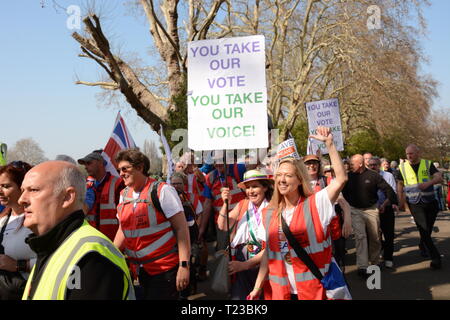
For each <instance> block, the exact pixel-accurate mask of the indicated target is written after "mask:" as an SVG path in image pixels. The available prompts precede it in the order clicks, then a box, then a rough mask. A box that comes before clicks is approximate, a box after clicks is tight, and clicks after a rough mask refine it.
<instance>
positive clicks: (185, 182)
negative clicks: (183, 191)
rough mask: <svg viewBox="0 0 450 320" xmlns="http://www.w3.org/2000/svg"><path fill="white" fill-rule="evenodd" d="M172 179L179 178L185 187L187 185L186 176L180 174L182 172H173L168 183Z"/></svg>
mask: <svg viewBox="0 0 450 320" xmlns="http://www.w3.org/2000/svg"><path fill="white" fill-rule="evenodd" d="M173 178H179V179H181V180H183V183H184V184H185V185H187V184H188V178H187V175H185V174H184V173H182V172H174V173H172V176H171V177H170V182H172V179H173Z"/></svg>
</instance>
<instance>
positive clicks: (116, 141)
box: [102, 111, 136, 176]
mask: <svg viewBox="0 0 450 320" xmlns="http://www.w3.org/2000/svg"><path fill="white" fill-rule="evenodd" d="M129 148H136V143H134V140H133V137H131V134H130V132H129V131H128V128H127V126H126V125H125V120H124V119H123V118H122V116H121V114H120V111H119V112H118V113H117V118H116V122H115V123H114V128H113V131H112V133H111V137H110V138H109V140H108V143H107V144H106V146H105V148H103V152H102V156H103V158H104V159H105V160H106V162H107V164H106V171H109V172H110V173H111V174H112V175H114V176H118V175H119V174H118V173H117V169H116V168H117V163H116V162H115V161H114V157H115V156H116V153H117V152H119V151H120V150H123V149H129Z"/></svg>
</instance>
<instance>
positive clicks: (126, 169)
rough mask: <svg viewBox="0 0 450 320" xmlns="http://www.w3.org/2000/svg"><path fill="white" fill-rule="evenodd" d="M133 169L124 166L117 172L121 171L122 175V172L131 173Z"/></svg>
mask: <svg viewBox="0 0 450 320" xmlns="http://www.w3.org/2000/svg"><path fill="white" fill-rule="evenodd" d="M131 168H133V166H123V167H121V168H117V171H119V173H121V172H123V173H125V172H128V171H130V169H131Z"/></svg>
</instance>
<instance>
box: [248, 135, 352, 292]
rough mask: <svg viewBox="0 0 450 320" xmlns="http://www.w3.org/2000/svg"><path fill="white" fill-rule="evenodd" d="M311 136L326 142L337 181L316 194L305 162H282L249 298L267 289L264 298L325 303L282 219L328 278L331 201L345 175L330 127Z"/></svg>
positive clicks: (297, 160)
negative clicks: (257, 271) (264, 244)
mask: <svg viewBox="0 0 450 320" xmlns="http://www.w3.org/2000/svg"><path fill="white" fill-rule="evenodd" d="M311 138H313V139H316V140H318V141H321V142H323V143H325V146H326V147H327V149H328V152H329V155H330V159H331V163H332V165H333V167H334V168H335V173H336V178H335V179H333V180H332V181H331V182H330V184H329V185H328V186H327V187H326V188H324V189H323V190H321V191H319V192H317V193H313V190H312V189H311V185H310V182H309V175H308V172H307V170H306V168H305V165H304V164H303V161H301V160H300V159H295V158H292V157H288V158H285V159H282V160H281V161H280V163H279V166H278V168H277V170H276V173H275V191H274V195H273V197H272V200H271V202H270V204H269V207H268V209H266V210H265V216H264V224H265V230H266V233H267V236H266V239H267V241H266V248H265V254H264V255H263V258H262V261H261V265H260V270H259V273H258V278H257V280H256V283H255V288H254V289H253V291H252V292H251V293H250V296H249V298H250V299H257V298H259V296H260V295H261V291H262V288H263V286H264V296H265V298H266V299H271V300H322V299H326V290H325V289H324V287H323V285H322V283H321V282H320V281H319V280H318V279H317V278H316V277H315V276H314V274H313V273H312V272H311V271H310V270H309V269H308V267H307V266H306V264H305V263H303V262H302V261H301V260H300V259H299V258H298V257H297V255H296V253H295V251H294V249H293V248H292V246H291V245H290V244H289V242H288V241H287V238H286V236H285V234H284V232H283V229H282V228H281V225H282V223H281V220H282V219H284V220H285V221H286V224H287V225H288V227H289V229H290V231H291V233H292V234H293V235H294V238H295V239H296V241H297V242H298V243H299V244H300V246H301V247H303V249H305V251H306V252H307V253H308V254H309V256H310V257H311V259H312V260H313V261H314V263H315V264H316V265H317V267H318V268H319V269H320V271H321V272H322V274H324V275H325V274H326V273H327V272H328V268H329V265H330V263H331V257H332V252H331V236H330V231H329V224H330V221H331V220H332V218H333V217H334V215H335V212H334V210H333V203H334V202H335V201H336V199H337V198H338V196H339V193H340V192H341V190H342V188H343V187H344V185H345V182H346V181H347V175H346V173H345V170H344V166H343V164H342V161H341V158H340V156H339V153H338V152H337V150H336V147H335V145H334V143H333V136H332V134H331V130H330V128H325V127H318V128H317V134H316V135H314V136H311ZM267 278H268V279H267ZM266 280H268V281H267V282H266Z"/></svg>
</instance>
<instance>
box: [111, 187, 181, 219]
mask: <svg viewBox="0 0 450 320" xmlns="http://www.w3.org/2000/svg"><path fill="white" fill-rule="evenodd" d="M140 194H141V193H140V192H134V191H133V194H132V198H133V199H138V198H139V195H140ZM122 202H123V197H122V195H120V200H119V203H122ZM159 202H160V204H161V208H162V210H163V213H164V216H165V217H166V218H167V219H170V218H172V217H173V216H174V215H175V214H177V213H178V212H180V211H181V212H183V205H182V204H181V200H180V197H178V193H177V191H176V190H175V188H174V187H172V186H170V185H168V184H165V185H164V186H163V187H162V188H161V194H160V196H159ZM136 205H137V203H134V206H135V207H136Z"/></svg>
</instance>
